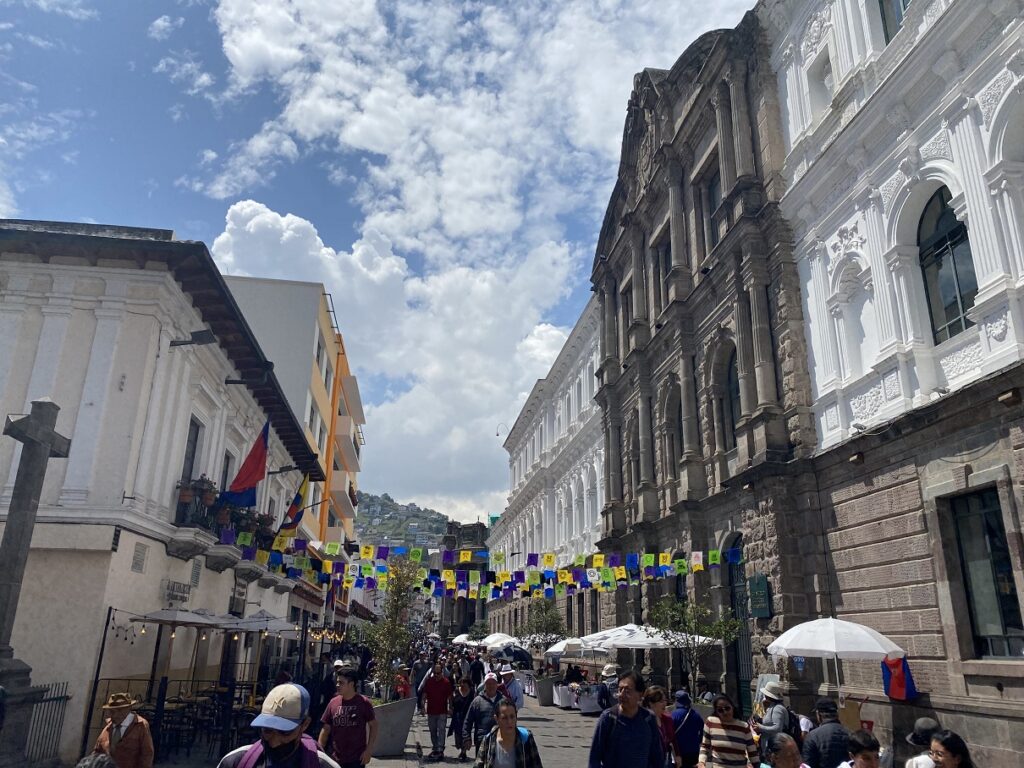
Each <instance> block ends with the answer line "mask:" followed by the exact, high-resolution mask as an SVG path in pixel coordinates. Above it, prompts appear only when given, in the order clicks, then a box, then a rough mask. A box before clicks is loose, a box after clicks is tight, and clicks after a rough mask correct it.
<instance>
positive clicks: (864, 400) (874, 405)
mask: <svg viewBox="0 0 1024 768" xmlns="http://www.w3.org/2000/svg"><path fill="white" fill-rule="evenodd" d="M884 401H885V400H884V395H883V393H882V382H877V383H876V384H874V385H873V386H872V387H871V388H870V389H869V390H868V391H867V392H865V393H864V394H862V395H857V396H856V397H852V398H850V412H851V413H852V414H853V419H854V421H867V420H868V419H870V418H871V417H872V416H874V415H875V414H876V413H878V411H879V410H880V409H881V407H882V403H883V402H884Z"/></svg>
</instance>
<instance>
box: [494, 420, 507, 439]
mask: <svg viewBox="0 0 1024 768" xmlns="http://www.w3.org/2000/svg"><path fill="white" fill-rule="evenodd" d="M502 427H504V428H505V434H506V435H507V434H508V424H506V423H505V422H504V421H500V422H498V426H496V427H495V428H494V436H495V437H501V434H500V433H501V428H502Z"/></svg>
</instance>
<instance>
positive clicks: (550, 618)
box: [523, 598, 566, 651]
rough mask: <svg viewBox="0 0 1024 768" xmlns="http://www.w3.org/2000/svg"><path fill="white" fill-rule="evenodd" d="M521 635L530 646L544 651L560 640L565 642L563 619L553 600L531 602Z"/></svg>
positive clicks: (545, 599)
mask: <svg viewBox="0 0 1024 768" xmlns="http://www.w3.org/2000/svg"><path fill="white" fill-rule="evenodd" d="M527 610H528V614H527V617H526V626H525V627H524V628H523V635H524V636H526V637H529V638H530V643H531V645H536V646H538V647H539V648H540V649H541V651H545V650H547V649H548V648H550V647H551V646H552V645H554V644H555V643H557V642H559V641H560V640H565V637H566V634H565V619H564V618H563V616H562V612H561V611H559V610H558V606H557V605H556V604H555V601H554V600H549V599H547V598H544V599H540V600H531V601H530V605H529V607H528V609H527Z"/></svg>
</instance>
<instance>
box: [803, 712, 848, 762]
mask: <svg viewBox="0 0 1024 768" xmlns="http://www.w3.org/2000/svg"><path fill="white" fill-rule="evenodd" d="M814 714H815V715H816V716H817V720H818V727H817V728H815V729H814V730H813V731H811V732H810V733H809V734H807V738H806V739H804V762H805V763H806V764H807V765H808V768H835V766H837V765H839V764H840V763H844V762H846V761H847V760H849V759H850V749H849V746H850V732H849V731H847V730H846V728H844V727H843V725H842V723H840V722H839V707H837V706H836V703H835V702H834V701H832V699H818V703H817V704H815V705H814Z"/></svg>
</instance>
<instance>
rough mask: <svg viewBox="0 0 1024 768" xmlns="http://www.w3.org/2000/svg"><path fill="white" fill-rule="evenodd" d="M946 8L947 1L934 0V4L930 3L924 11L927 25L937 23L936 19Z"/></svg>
mask: <svg viewBox="0 0 1024 768" xmlns="http://www.w3.org/2000/svg"><path fill="white" fill-rule="evenodd" d="M945 8H946V3H945V2H943V0H932V4H931V5H929V6H928V7H927V8H926V9H925V11H924V23H925V25H927V26H929V27H930V26H931V25H932V24H934V23H935V21H936V19H938V18H939V16H941V15H942V12H943V11H944V10H945Z"/></svg>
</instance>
